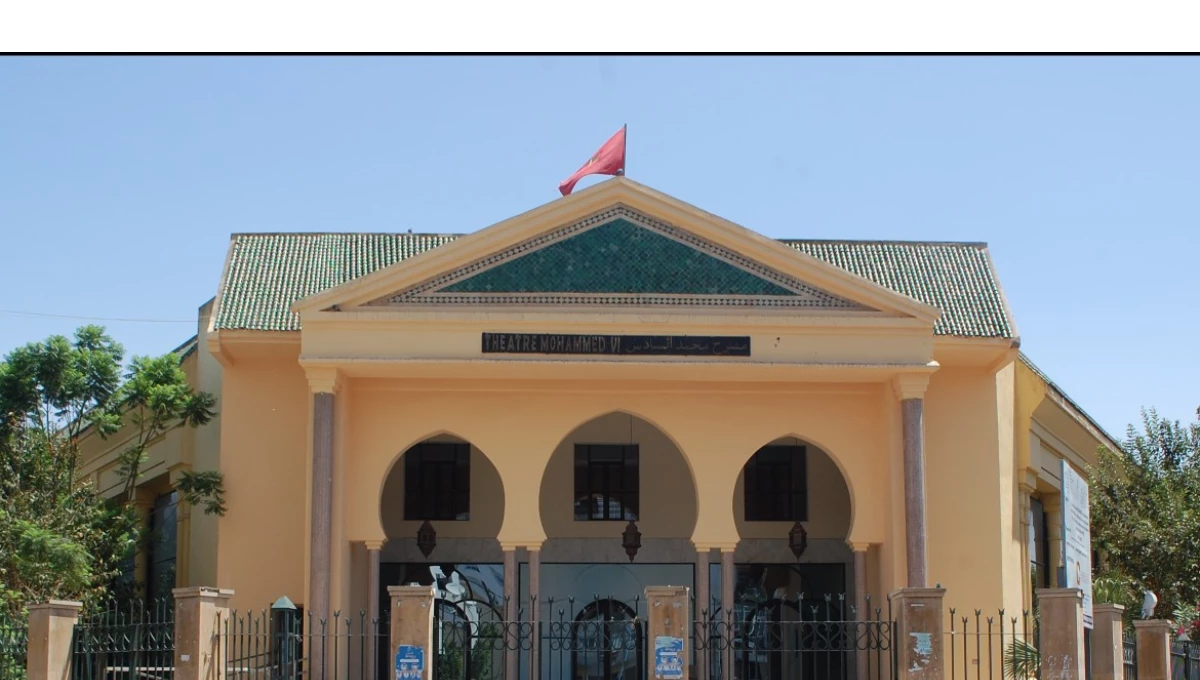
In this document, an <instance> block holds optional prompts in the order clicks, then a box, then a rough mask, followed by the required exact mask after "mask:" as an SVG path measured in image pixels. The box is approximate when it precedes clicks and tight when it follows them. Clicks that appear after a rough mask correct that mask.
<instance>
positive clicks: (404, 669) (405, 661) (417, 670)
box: [396, 645, 425, 680]
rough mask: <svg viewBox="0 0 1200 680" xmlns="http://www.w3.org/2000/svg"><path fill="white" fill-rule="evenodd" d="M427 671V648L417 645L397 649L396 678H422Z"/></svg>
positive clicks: (414, 679)
mask: <svg viewBox="0 0 1200 680" xmlns="http://www.w3.org/2000/svg"><path fill="white" fill-rule="evenodd" d="M424 671H425V650H424V648H422V647H417V646H415V645H400V647H399V648H398V649H396V680H421V676H422V675H424Z"/></svg>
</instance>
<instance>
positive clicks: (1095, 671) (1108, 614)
mask: <svg viewBox="0 0 1200 680" xmlns="http://www.w3.org/2000/svg"><path fill="white" fill-rule="evenodd" d="M1124 614H1125V607H1122V606H1121V605H1119V604H1098V605H1095V606H1094V607H1093V608H1092V618H1093V621H1094V622H1095V627H1094V628H1093V630H1092V680H1123V679H1124V677H1125V635H1124V631H1125V626H1124Z"/></svg>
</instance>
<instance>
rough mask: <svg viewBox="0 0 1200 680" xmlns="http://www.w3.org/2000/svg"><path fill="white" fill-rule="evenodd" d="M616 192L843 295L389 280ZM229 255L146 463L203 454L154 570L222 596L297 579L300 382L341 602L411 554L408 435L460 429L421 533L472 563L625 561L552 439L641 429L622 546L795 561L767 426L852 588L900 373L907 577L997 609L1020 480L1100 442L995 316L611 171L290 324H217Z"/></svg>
mask: <svg viewBox="0 0 1200 680" xmlns="http://www.w3.org/2000/svg"><path fill="white" fill-rule="evenodd" d="M614 206H621V207H623V208H625V209H628V210H630V211H633V212H634V213H636V214H638V215H643V216H648V219H649V218H653V219H654V220H660V221H662V222H663V223H667V224H669V225H672V226H673V228H675V229H678V230H680V231H681V232H685V233H686V234H689V235H690V236H691V237H694V238H696V239H700V240H702V241H703V242H705V243H707V244H711V246H712V247H713V248H714V249H718V250H719V251H720V252H723V253H731V254H732V255H731V256H730V257H733V256H737V257H740V258H744V261H748V262H752V263H755V264H756V265H757V266H760V267H761V268H762V271H768V270H769V271H771V272H775V273H777V274H778V276H779V277H781V278H780V279H779V280H784V279H786V280H789V281H799V282H802V283H803V284H805V285H806V286H810V287H812V289H815V290H818V291H822V292H823V293H825V294H828V295H829V296H831V298H836V299H837V300H841V301H844V302H845V305H843V306H838V305H833V306H824V307H821V306H817V307H810V308H803V309H776V308H771V307H769V306H754V305H747V306H740V307H739V306H736V305H726V306H712V305H708V306H706V305H705V304H704V303H703V301H700V302H696V301H695V300H694V299H692V298H689V301H688V302H687V304H679V305H675V306H672V305H664V304H656V305H651V304H646V305H644V306H642V305H639V304H636V303H625V304H615V305H611V306H597V305H593V306H588V305H580V304H569V303H561V302H554V301H549V302H547V301H544V300H541V299H538V298H537V297H536V296H533V297H529V298H528V299H523V300H524V301H523V302H520V303H518V304H511V303H510V304H506V305H497V306H488V305H478V304H475V305H472V304H463V305H457V306H456V305H451V304H447V305H444V306H438V305H437V304H434V303H430V302H419V303H414V304H404V303H402V302H396V301H395V300H396V299H398V296H397V295H396V294H397V292H398V291H405V290H412V289H414V286H419V285H421V284H422V282H428V281H433V280H437V279H438V277H439V276H446V275H447V274H448V273H450V272H455V271H461V270H463V269H464V268H469V267H471V266H475V265H474V264H473V263H479V262H483V261H487V259H488V258H489V257H492V256H494V255H495V254H496V253H499V252H502V251H505V249H507V248H511V247H513V246H514V244H521V243H528V242H533V241H536V239H538V238H540V237H541V236H542V235H545V234H547V233H551V232H553V231H554V230H556V229H560V228H562V227H563V225H567V224H571V223H574V222H576V221H578V220H581V219H585V218H587V217H588V216H590V215H595V214H597V213H600V212H602V211H604V210H607V209H610V208H613V207H614ZM531 240H532V241H531ZM685 242H686V241H685ZM737 261H739V262H740V261H742V260H737ZM751 271H759V270H758V269H753V270H751ZM299 275H301V274H300V273H297V276H299ZM230 276H231V274H230V271H229V265H227V271H226V274H225V276H224V277H223V278H222V286H223V288H222V290H218V291H217V297H216V302H215V303H214V305H212V306H207V305H206V307H205V308H202V309H201V315H200V321H201V324H202V328H201V331H200V333H199V334H198V336H199V342H198V347H197V349H196V351H194V352H193V353H191V354H189V355H188V356H187V357H186V358H185V359H184V362H185V368H186V370H187V372H188V375H189V377H190V378H192V379H193V380H194V382H195V384H196V385H197V386H198V387H200V388H202V389H206V390H208V391H212V392H213V393H215V394H217V396H218V399H219V401H218V410H219V412H220V417H219V418H218V419H217V420H216V421H214V423H212V424H211V425H208V426H206V427H204V428H201V429H200V430H198V431H195V432H174V433H172V434H171V435H169V436H168V437H166V438H164V440H163V441H161V442H159V443H158V444H156V445H155V447H154V449H153V451H152V454H151V459H152V460H151V465H150V466H149V467H148V468H147V474H146V481H145V482H144V484H145V486H146V487H147V488H148V489H151V488H153V489H158V488H160V487H161V488H169V486H170V484H171V483H172V482H173V481H174V480H175V479H176V476H175V475H176V474H177V472H174V471H177V470H181V469H189V468H192V469H219V470H221V471H222V472H223V473H224V476H225V487H226V500H227V505H228V513H227V514H226V515H225V516H224V517H221V518H219V519H218V518H215V517H210V516H203V515H202V513H201V512H200V511H199V510H192V511H190V512H181V513H180V518H181V519H180V533H179V536H180V539H179V541H180V543H179V548H178V554H179V555H180V565H179V569H178V574H179V576H178V584H179V585H213V586H219V587H221V588H230V589H232V590H234V592H235V595H234V598H233V606H235V607H237V608H259V607H263V606H266V605H267V604H269V603H270V602H271V601H273V600H274V599H275V598H277V597H279V596H280V595H284V594H286V595H288V596H289V597H291V598H292V600H294V601H295V602H297V603H298V604H301V605H304V604H305V603H306V601H307V598H309V597H310V589H311V585H312V581H311V579H310V572H311V570H312V564H313V561H312V554H311V551H312V548H311V546H312V543H311V535H312V529H313V522H314V517H316V516H318V515H319V512H318V510H315V509H314V505H313V489H314V479H313V472H312V471H313V465H314V460H315V459H314V447H315V446H317V444H314V441H315V439H314V413H315V411H314V409H315V408H318V405H317V402H316V400H315V399H314V394H325V395H333V396H332V403H333V406H332V424H333V440H332V449H331V454H332V481H331V487H330V489H331V493H332V496H331V500H330V502H329V506H328V509H329V520H328V522H329V531H330V545H331V554H330V557H329V564H328V581H329V584H330V585H329V593H330V594H329V606H330V608H331V609H334V610H337V609H341V610H345V611H356V610H358V609H360V608H363V609H365V608H366V607H367V600H368V598H369V597H370V595H371V594H372V593H374V592H377V591H376V590H374V589H373V588H372V587H371V585H372V584H368V583H367V582H366V581H367V576H366V574H367V573H368V572H367V569H368V561H369V558H368V552H367V549H368V548H370V549H377V550H379V551H380V554H381V558H380V559H381V560H382V561H383V562H384V563H389V562H397V563H399V562H414V561H416V562H419V561H421V560H422V559H424V558H423V557H421V556H419V555H418V554H417V553H416V552H415V550H416V548H415V545H416V543H415V537H416V533H417V531H418V528H419V527H420V525H421V522H420V521H417V520H411V519H410V520H406V519H405V517H404V514H405V513H404V489H405V484H404V479H405V471H404V466H403V465H401V464H400V463H401V462H402V460H403V458H402V457H403V456H404V454H405V452H406V451H409V450H410V448H411V447H413V446H414V445H416V444H419V443H421V442H429V441H433V442H439V441H440V442H463V443H466V444H469V450H470V489H471V491H470V495H471V499H470V517H469V519H465V520H463V521H441V522H434V523H433V524H434V525H435V527H436V529H437V539H438V544H437V548H435V550H434V553H433V554H432V555H431V558H430V559H431V560H432V561H437V560H446V561H449V562H470V561H472V560H473V559H475V560H478V561H483V562H495V563H499V562H501V561H502V560H504V559H505V552H506V551H511V550H519V551H520V554H521V555H526V554H527V552H526V551H528V550H540V551H541V554H542V562H544V563H551V562H554V563H575V562H578V563H592V562H597V563H619V562H622V561H626V557H625V554H624V551H623V550H622V548H621V545H620V541H621V533H622V531H623V530H624V529H625V523H623V522H586V521H578V520H576V519H575V518H574V517H573V515H572V502H573V498H572V497H573V494H574V493H575V492H574V491H573V474H575V473H574V468H573V465H574V463H573V458H572V455H573V453H572V452H573V451H574V449H575V445H576V444H587V443H612V444H637V445H638V446H639V451H640V453H639V455H640V469H639V470H640V471H639V475H640V480H641V482H640V484H641V486H640V498H641V501H640V509H639V511H638V523H637V526H638V528H639V529H640V531H641V534H642V543H643V547H642V552H640V553H639V554H638V557H637V560H639V561H644V562H646V563H648V564H649V563H653V564H693V563H695V561H696V553H697V551H705V552H707V551H709V550H711V551H713V552H712V554H711V556H710V559H709V561H711V562H713V563H718V562H719V561H720V556H719V553H722V552H732V553H733V556H734V561H735V562H737V563H758V562H761V563H782V562H787V561H793V562H795V561H797V560H796V558H795V557H794V556H793V555H792V554H791V552H790V551H789V549H788V546H787V536H788V532H789V530H790V529H791V527H792V522H788V521H768V522H760V521H747V520H746V518H745V516H744V510H743V509H744V505H745V493H746V491H745V484H744V470H743V468H744V466H745V465H746V463H747V461H748V460H750V459H751V457H752V456H754V455H755V452H756V451H758V450H759V449H760V448H762V447H763V446H764V445H767V444H771V443H783V444H787V443H795V444H803V445H806V447H807V449H806V450H807V459H806V460H807V463H806V465H807V473H806V474H807V476H806V479H807V495H806V498H807V504H808V509H809V511H808V518H807V521H806V522H805V523H804V526H805V528H806V530H807V532H808V539H809V548H808V550H807V551H806V552H805V553H804V554H803V555H802V556H801V557H800V559H799V560H798V561H799V562H800V563H818V562H819V563H825V564H832V565H844V566H845V569H846V572H845V577H846V582H847V587H848V588H851V587H853V578H852V575H853V564H854V559H853V553H854V551H865V554H866V560H865V565H866V573H865V582H866V586H867V591H868V592H869V593H871V594H872V595H874V596H875V597H876V598H879V597H881V596H882V595H884V594H886V593H888V592H891V591H893V590H895V589H897V588H900V587H904V586H906V585H908V584H909V583H908V580H909V574H910V571H909V569H908V567H909V565H908V564H907V557H906V555H907V552H906V547H907V546H908V536H907V528H906V527H907V526H908V525H907V524H906V509H907V507H908V506H906V503H907V502H908V501H907V499H906V487H905V420H904V419H905V416H904V415H903V413H902V408H901V402H902V400H920V401H921V403H922V404H923V421H918V422H923V440H922V448H921V452H922V455H923V460H924V485H925V503H924V507H925V517H926V520H925V527H926V538H925V541H924V543H923V547H924V550H925V552H926V555H927V562H928V581H929V585H933V584H934V583H940V584H941V585H942V586H944V587H945V588H946V589H947V596H946V597H947V603H948V604H949V605H951V606H959V607H962V608H981V609H985V610H994V609H999V608H1006V609H1008V610H1009V611H1017V610H1019V609H1021V607H1022V606H1023V605H1026V604H1027V603H1028V601H1029V592H1030V575H1029V565H1030V563H1031V560H1034V561H1036V560H1035V557H1036V556H1035V555H1032V554H1031V550H1030V546H1029V536H1030V532H1031V530H1032V529H1031V524H1030V519H1029V515H1030V512H1031V510H1030V508H1031V500H1030V499H1031V498H1032V499H1034V502H1035V503H1040V504H1041V505H1040V506H1039V507H1044V508H1046V510H1047V512H1050V513H1052V512H1053V510H1054V508H1055V507H1056V506H1055V505H1054V502H1055V496H1056V494H1057V488H1058V480H1057V472H1056V470H1057V467H1056V466H1057V464H1058V463H1057V461H1059V460H1061V459H1064V458H1065V459H1066V460H1069V461H1070V462H1071V463H1072V464H1074V465H1076V466H1077V467H1080V468H1081V469H1082V468H1083V467H1085V466H1086V465H1088V464H1089V463H1090V462H1091V461H1093V460H1094V457H1095V450H1096V448H1097V447H1098V446H1100V445H1108V446H1115V444H1114V443H1112V442H1111V441H1110V440H1109V439H1108V437H1107V436H1106V435H1104V433H1103V432H1102V431H1101V430H1100V429H1099V428H1098V427H1096V426H1095V424H1094V423H1092V422H1091V421H1090V420H1089V419H1088V418H1087V416H1086V415H1085V414H1083V413H1082V411H1080V410H1079V409H1078V407H1076V406H1075V405H1074V404H1073V403H1072V402H1070V400H1069V399H1067V398H1066V397H1065V395H1063V394H1062V393H1061V391H1059V390H1058V388H1057V387H1055V386H1053V385H1052V384H1051V383H1049V381H1048V380H1047V379H1046V378H1045V377H1044V376H1043V375H1042V374H1041V373H1040V372H1039V371H1037V370H1036V369H1034V368H1033V367H1032V365H1031V364H1029V363H1028V361H1027V360H1025V358H1024V357H1023V356H1021V355H1020V354H1019V352H1018V349H1017V348H1018V342H1017V339H1016V337H1015V332H1014V333H1011V334H1010V335H1011V337H961V336H955V335H953V334H946V333H940V334H939V333H936V332H935V324H937V322H938V320H939V318H941V316H942V314H943V313H944V310H940V309H938V308H936V307H935V306H933V305H930V304H926V303H923V302H920V301H918V300H916V299H914V298H913V297H909V296H907V295H903V294H901V293H898V292H896V291H894V290H889V289H887V288H885V287H884V286H882V285H879V284H877V283H874V282H872V281H869V280H867V279H865V278H863V277H860V276H857V275H854V274H852V273H849V272H848V271H846V270H845V269H842V268H839V267H838V266H834V265H831V264H829V263H827V262H823V261H820V260H818V259H816V258H814V257H809V256H807V255H804V254H803V253H798V252H796V250H794V249H792V248H789V247H787V246H784V245H781V244H779V243H777V242H775V241H771V240H769V239H766V238H764V237H762V236H759V235H758V234H755V233H753V232H751V231H749V230H746V229H744V228H742V227H739V226H737V225H734V224H731V223H729V222H727V221H725V220H723V219H721V218H718V217H716V216H713V215H711V214H708V213H704V212H702V211H701V210H698V209H696V208H694V207H691V206H688V205H686V204H683V203H681V202H679V201H677V200H675V199H672V198H670V197H668V196H664V195H662V194H660V193H658V192H655V191H653V190H651V189H648V188H646V187H643V186H641V185H638V184H636V183H634V182H631V181H629V180H627V179H625V178H617V179H614V180H611V181H608V182H605V183H603V184H599V185H597V186H595V187H592V188H589V189H587V190H585V191H581V192H578V193H576V194H574V195H572V196H570V197H568V198H564V199H561V200H557V201H554V202H553V203H550V204H548V205H546V206H542V207H540V208H537V209H535V210H533V211H530V212H529V213H526V214H523V215H520V216H517V217H514V218H512V219H510V220H507V221H505V222H502V223H499V224H497V225H493V226H491V227H488V228H486V229H482V230H480V231H478V232H476V233H474V234H471V235H469V236H465V237H462V238H460V239H457V240H455V241H453V242H451V243H447V244H445V245H440V246H438V247H436V248H432V249H431V250H428V251H427V252H424V253H422V254H419V255H416V256H413V257H410V258H406V259H404V260H403V261H402V262H399V263H397V264H394V265H391V266H387V267H383V268H379V269H376V270H375V271H373V272H371V273H369V274H366V275H364V276H359V277H352V278H351V280H349V281H347V282H346V283H344V284H342V285H337V286H334V287H332V288H329V289H327V290H322V291H319V292H316V293H315V294H314V295H308V296H305V297H303V298H302V299H299V300H296V301H294V302H292V303H291V307H290V311H291V312H292V313H294V314H295V315H296V316H297V317H298V319H299V327H300V330H270V329H258V330H256V329H250V328H229V327H221V324H220V323H219V322H218V320H217V319H218V315H219V314H220V313H221V310H220V309H219V307H220V305H222V304H223V302H224V301H225V300H226V299H227V296H228V295H229V294H230V293H229V291H228V290H226V289H225V288H224V287H225V286H226V284H227V282H228V281H229V280H230ZM399 297H402V296H399ZM214 307H215V309H214ZM484 333H532V334H537V333H563V334H577V335H596V336H604V337H607V338H613V337H617V336H643V335H663V336H667V335H669V336H676V337H678V336H690V337H695V336H705V337H707V336H722V337H748V338H749V340H750V346H751V348H752V349H751V351H750V356H745V357H742V356H645V355H634V356H613V355H597V354H588V355H561V354H560V355H542V354H512V353H483V352H482V351H481V336H482V334H484ZM317 439H319V437H317ZM117 446H119V438H117V439H115V440H109V441H107V442H102V443H101V442H91V441H89V442H87V449H86V451H87V453H86V455H85V457H86V459H87V461H88V462H87V464H86V465H85V466H84V468H83V473H84V474H86V475H88V476H89V477H91V478H93V479H96V480H98V481H99V483H100V485H101V487H102V488H108V485H110V484H111V483H110V482H109V481H108V480H109V478H110V476H111V464H112V460H113V458H114V456H115V447H117ZM316 481H317V482H318V484H319V482H320V480H316ZM156 485H157V486H156ZM163 485H165V486H163ZM185 515H186V516H187V517H186V519H184V517H185ZM1051 516H1052V515H1051ZM318 521H321V520H318ZM1038 550H1040V548H1035V549H1034V552H1037V551H1038ZM597 555H600V557H597ZM521 559H524V558H521ZM695 578H696V579H697V580H699V579H701V578H706V576H704V575H700V574H699V573H698V572H697V575H696V576H695ZM378 585H379V584H375V586H376V587H377V586H378ZM384 585H386V584H384ZM656 585H678V584H656ZM718 589H719V588H717V587H716V586H715V585H714V587H713V591H714V595H715V594H716V591H717V590H718ZM876 601H878V599H877V600H876Z"/></svg>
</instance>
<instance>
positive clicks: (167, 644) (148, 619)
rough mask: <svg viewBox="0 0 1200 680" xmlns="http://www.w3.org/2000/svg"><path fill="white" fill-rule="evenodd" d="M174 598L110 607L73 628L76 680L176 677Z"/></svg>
mask: <svg viewBox="0 0 1200 680" xmlns="http://www.w3.org/2000/svg"><path fill="white" fill-rule="evenodd" d="M174 605H175V600H174V599H173V598H165V599H163V600H160V601H158V602H156V603H154V604H151V605H148V606H147V605H143V604H142V603H140V602H130V603H126V604H117V603H112V604H109V605H107V606H105V607H103V608H102V609H100V610H99V611H97V612H94V613H89V614H87V615H86V616H85V617H84V618H82V619H81V620H80V621H79V623H77V624H75V631H74V634H73V639H72V642H71V646H72V650H71V651H72V655H71V657H72V658H71V678H72V680H134V679H135V678H136V679H137V680H171V679H172V678H174V677H175V615H174V614H175V607H174Z"/></svg>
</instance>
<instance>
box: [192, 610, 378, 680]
mask: <svg viewBox="0 0 1200 680" xmlns="http://www.w3.org/2000/svg"><path fill="white" fill-rule="evenodd" d="M214 645H215V647H216V649H217V650H218V651H219V652H221V653H222V656H223V663H224V666H225V675H224V677H226V678H230V679H231V680H233V679H239V680H240V679H246V680H250V679H254V680H300V679H301V678H304V679H305V680H365V679H367V678H374V677H387V676H386V674H384V673H383V672H382V671H383V669H379V670H378V671H377V670H376V669H377V663H378V660H379V658H380V654H379V652H381V651H382V653H383V655H386V650H387V647H388V625H387V617H386V616H381V617H379V618H368V617H367V614H366V612H363V611H360V612H358V614H357V615H343V614H342V613H341V612H340V611H336V612H334V613H333V616H332V617H331V618H329V619H325V618H318V617H315V616H313V615H312V613H311V612H309V613H308V614H305V613H304V612H302V611H300V610H299V609H297V608H296V607H295V606H294V605H292V604H291V602H290V601H288V600H287V599H286V598H280V600H279V601H278V602H276V603H275V605H273V606H272V607H271V608H270V609H263V610H259V611H247V612H238V611H233V612H230V614H229V618H228V619H226V621H225V622H224V623H223V624H222V625H220V626H218V630H217V631H216V640H214ZM322 660H323V662H322Z"/></svg>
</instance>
